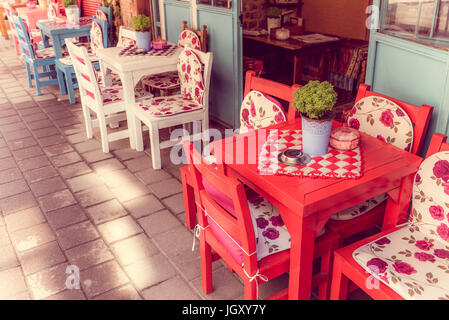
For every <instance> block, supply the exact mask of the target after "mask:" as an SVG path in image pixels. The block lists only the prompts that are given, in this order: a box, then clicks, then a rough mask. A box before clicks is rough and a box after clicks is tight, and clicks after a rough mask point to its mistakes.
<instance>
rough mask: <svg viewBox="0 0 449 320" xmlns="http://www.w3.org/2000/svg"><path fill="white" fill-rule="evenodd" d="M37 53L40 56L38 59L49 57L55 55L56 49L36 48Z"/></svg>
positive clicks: (37, 56)
mask: <svg viewBox="0 0 449 320" xmlns="http://www.w3.org/2000/svg"><path fill="white" fill-rule="evenodd" d="M35 54H36V58H38V59H47V58H54V57H55V51H54V50H53V47H48V48H44V49H40V50H36V51H35Z"/></svg>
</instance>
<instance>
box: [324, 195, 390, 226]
mask: <svg viewBox="0 0 449 320" xmlns="http://www.w3.org/2000/svg"><path fill="white" fill-rule="evenodd" d="M387 199H388V195H387V194H385V193H383V194H381V195H379V196H377V197H374V198H371V199H369V200H366V201H363V202H362V203H359V204H357V205H355V206H353V207H351V208H348V209H345V210H343V211H340V212H338V213H336V214H334V215H333V216H331V219H332V220H351V219H354V218H357V217H359V216H361V215H362V214H365V213H367V212H368V211H370V210H371V209H373V208H375V207H377V206H378V205H379V204H381V203H382V202H384V201H385V200H387Z"/></svg>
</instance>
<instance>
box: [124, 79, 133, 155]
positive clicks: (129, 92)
mask: <svg viewBox="0 0 449 320" xmlns="http://www.w3.org/2000/svg"><path fill="white" fill-rule="evenodd" d="M121 79H122V85H123V96H124V99H125V104H126V120H127V123H128V133H129V144H130V146H131V149H135V148H136V139H135V137H134V131H135V122H136V121H135V116H134V112H133V108H134V107H135V103H136V98H135V96H134V79H133V75H132V72H125V73H123V74H121Z"/></svg>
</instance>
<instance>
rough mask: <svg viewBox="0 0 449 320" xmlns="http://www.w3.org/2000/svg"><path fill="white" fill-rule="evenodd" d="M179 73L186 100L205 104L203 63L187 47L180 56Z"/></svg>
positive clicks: (182, 91) (182, 92)
mask: <svg viewBox="0 0 449 320" xmlns="http://www.w3.org/2000/svg"><path fill="white" fill-rule="evenodd" d="M177 68H178V75H179V80H180V84H181V94H182V95H183V96H184V98H185V99H186V100H192V101H194V102H195V103H197V104H203V97H204V91H205V88H204V82H203V65H202V64H201V61H200V59H199V58H198V57H197V55H196V54H195V53H194V52H193V51H191V50H188V49H185V50H184V51H183V52H181V54H180V55H179V57H178V63H177Z"/></svg>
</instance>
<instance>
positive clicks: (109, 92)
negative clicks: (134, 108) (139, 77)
mask: <svg viewBox="0 0 449 320" xmlns="http://www.w3.org/2000/svg"><path fill="white" fill-rule="evenodd" d="M101 95H102V98H103V104H108V103H112V102H118V101H123V99H124V98H123V87H119V86H117V87H104V88H101ZM146 95H147V92H146V91H144V90H143V89H141V88H139V87H136V88H135V90H134V96H135V98H136V99H143V98H145V96H146Z"/></svg>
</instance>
